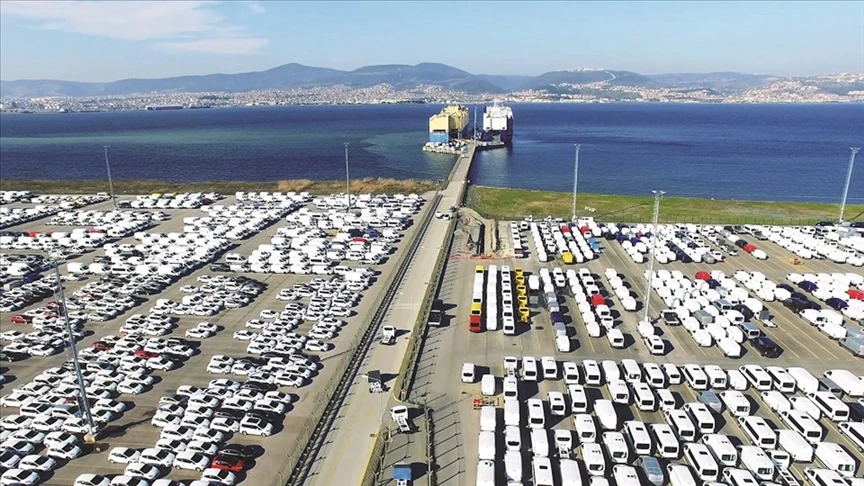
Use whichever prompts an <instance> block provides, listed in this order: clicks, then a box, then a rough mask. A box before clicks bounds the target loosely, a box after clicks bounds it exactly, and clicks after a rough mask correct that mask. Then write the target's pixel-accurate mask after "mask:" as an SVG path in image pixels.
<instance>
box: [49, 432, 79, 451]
mask: <svg viewBox="0 0 864 486" xmlns="http://www.w3.org/2000/svg"><path fill="white" fill-rule="evenodd" d="M42 444H43V445H45V447H49V448H51V447H53V448H55V449H57V448H60V447H63V446H65V445H66V444H74V445H77V444H78V437H76V436H74V435H72V434H70V433H68V432H59V431H58V432H49V433H48V435H46V436H45V440H43V441H42Z"/></svg>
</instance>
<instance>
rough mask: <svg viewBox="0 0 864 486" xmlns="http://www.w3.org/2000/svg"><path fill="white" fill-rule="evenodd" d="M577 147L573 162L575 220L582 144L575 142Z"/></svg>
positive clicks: (574, 218) (574, 217) (574, 219)
mask: <svg viewBox="0 0 864 486" xmlns="http://www.w3.org/2000/svg"><path fill="white" fill-rule="evenodd" d="M574 146H575V147H576V155H575V157H574V159H575V160H574V162H573V212H572V214H573V222H574V223H575V222H576V187H577V184H578V183H579V148H580V147H581V146H582V145H580V144H578V143H577V144H574Z"/></svg>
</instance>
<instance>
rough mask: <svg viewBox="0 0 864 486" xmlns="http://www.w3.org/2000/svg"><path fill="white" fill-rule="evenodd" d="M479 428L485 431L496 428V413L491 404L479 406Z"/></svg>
mask: <svg viewBox="0 0 864 486" xmlns="http://www.w3.org/2000/svg"><path fill="white" fill-rule="evenodd" d="M480 430H483V431H486V432H495V431H496V430H498V413H497V411H496V410H495V407H493V406H491V405H485V406H482V407H480Z"/></svg>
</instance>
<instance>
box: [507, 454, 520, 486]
mask: <svg viewBox="0 0 864 486" xmlns="http://www.w3.org/2000/svg"><path fill="white" fill-rule="evenodd" d="M504 472H505V473H506V474H507V480H508V481H512V482H515V483H519V482H521V481H522V453H521V452H519V451H512V450H511V451H507V452H505V453H504Z"/></svg>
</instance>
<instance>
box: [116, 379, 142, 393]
mask: <svg viewBox="0 0 864 486" xmlns="http://www.w3.org/2000/svg"><path fill="white" fill-rule="evenodd" d="M146 389H147V387H145V386H144V385H143V384H141V383H138V382H135V381H129V380H123V381H122V382H121V383H120V384H119V385H117V392H118V393H122V394H124V395H140V394H142V393H144V390H146Z"/></svg>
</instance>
